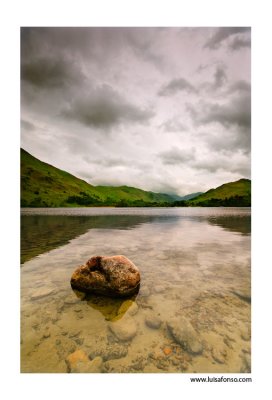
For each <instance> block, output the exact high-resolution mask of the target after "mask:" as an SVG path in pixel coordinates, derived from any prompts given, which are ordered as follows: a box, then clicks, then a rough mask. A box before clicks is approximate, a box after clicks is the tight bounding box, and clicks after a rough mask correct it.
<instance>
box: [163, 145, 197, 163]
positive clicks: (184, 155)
mask: <svg viewBox="0 0 272 400" xmlns="http://www.w3.org/2000/svg"><path fill="white" fill-rule="evenodd" d="M158 157H159V158H160V159H161V160H162V162H163V164H166V165H177V164H183V163H185V162H190V161H192V160H194V158H195V149H194V148H191V149H179V148H172V149H170V150H167V151H164V152H161V153H159V154H158Z"/></svg>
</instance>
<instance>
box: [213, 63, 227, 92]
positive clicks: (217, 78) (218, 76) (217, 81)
mask: <svg viewBox="0 0 272 400" xmlns="http://www.w3.org/2000/svg"><path fill="white" fill-rule="evenodd" d="M226 81H227V74H226V72H225V69H224V68H223V67H220V66H218V67H217V68H216V70H215V73H214V85H213V86H214V88H215V89H218V88H221V87H222V86H223V85H224V83H225V82H226Z"/></svg>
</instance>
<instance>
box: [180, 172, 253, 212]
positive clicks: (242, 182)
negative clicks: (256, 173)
mask: <svg viewBox="0 0 272 400" xmlns="http://www.w3.org/2000/svg"><path fill="white" fill-rule="evenodd" d="M186 203H187V205H189V206H201V207H216V206H228V207H250V206H251V181H250V180H249V179H239V180H238V181H236V182H229V183H225V184H224V185H221V186H219V187H217V188H215V189H210V190H208V191H207V192H205V193H203V194H201V195H199V196H197V197H195V198H194V199H192V200H189V201H187V202H186Z"/></svg>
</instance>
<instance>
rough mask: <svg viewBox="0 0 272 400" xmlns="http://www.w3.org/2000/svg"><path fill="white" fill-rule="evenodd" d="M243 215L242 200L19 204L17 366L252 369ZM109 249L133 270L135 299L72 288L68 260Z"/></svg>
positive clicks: (73, 262)
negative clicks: (237, 203)
mask: <svg viewBox="0 0 272 400" xmlns="http://www.w3.org/2000/svg"><path fill="white" fill-rule="evenodd" d="M250 221H251V209H250V208H119V209H118V208H77V209H71V208H63V209H61V208H58V209H22V210H21V259H22V265H21V371H22V372H61V373H65V372H104V373H107V372H110V373H113V372H117V373H127V372H140V373H141V372H155V373H162V372H175V373H176V372H179V373H194V372H196V373H200V372H206V373H209V372H221V373H222V372H225V373H227V372H232V373H236V372H250V368H251V362H250V354H251V339H250V338H251V333H250V331H251V329H250V327H251V305H250V302H251V295H250V293H251V267H250V264H251V242H250V241H251V229H250V226H251V224H250ZM116 254H123V255H125V256H126V257H128V258H129V259H130V260H131V261H132V262H133V263H134V264H135V265H136V266H137V267H138V268H139V269H140V272H141V287H140V291H139V293H138V294H137V295H136V296H134V297H133V298H132V299H129V301H128V299H122V300H120V299H110V298H104V297H99V296H88V297H85V298H84V297H82V296H80V294H79V293H76V292H74V291H73V290H72V289H71V286H70V278H71V275H72V273H73V271H74V270H75V268H76V267H77V266H78V265H81V264H84V263H85V262H86V261H87V260H88V259H89V258H90V257H92V256H94V255H116ZM170 318H171V319H172V320H173V319H174V321H176V324H177V326H178V325H179V321H184V318H185V319H186V321H188V324H189V326H190V329H191V330H193V334H194V335H197V339H196V340H197V341H198V343H200V345H201V351H200V352H198V354H194V353H193V352H192V351H190V346H189V347H188V346H187V347H186V341H185V344H184V343H180V342H179V341H177V338H176V337H175V336H173V334H172V333H171V330H169V325H168V324H167V323H168V321H169V319H170ZM186 323H187V322H186ZM118 324H119V325H118ZM120 324H121V326H120ZM126 325H127V326H126ZM119 326H120V328H118V327H119ZM116 327H117V329H116ZM177 329H179V327H178V328H177ZM190 329H189V331H190ZM188 340H190V339H188ZM78 350H80V351H78Z"/></svg>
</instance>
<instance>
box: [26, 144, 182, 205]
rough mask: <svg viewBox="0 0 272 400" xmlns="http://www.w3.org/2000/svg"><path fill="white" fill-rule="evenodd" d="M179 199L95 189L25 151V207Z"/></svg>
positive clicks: (138, 191) (121, 188)
mask: <svg viewBox="0 0 272 400" xmlns="http://www.w3.org/2000/svg"><path fill="white" fill-rule="evenodd" d="M174 201H175V198H174V197H172V196H170V195H168V194H162V193H153V192H147V191H145V190H141V189H137V188H134V187H129V186H119V187H113V186H93V185H90V184H89V183H87V182H85V181H84V180H82V179H79V178H77V177H75V176H73V175H71V174H69V173H68V172H66V171H62V170H61V169H58V168H56V167H53V166H52V165H50V164H47V163H45V162H43V161H40V160H38V159H37V158H35V157H33V156H32V155H31V154H29V153H28V152H27V151H25V150H24V149H21V206H22V207H78V206H119V207H125V206H148V205H152V206H155V205H164V204H165V203H167V204H169V203H172V202H174Z"/></svg>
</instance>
